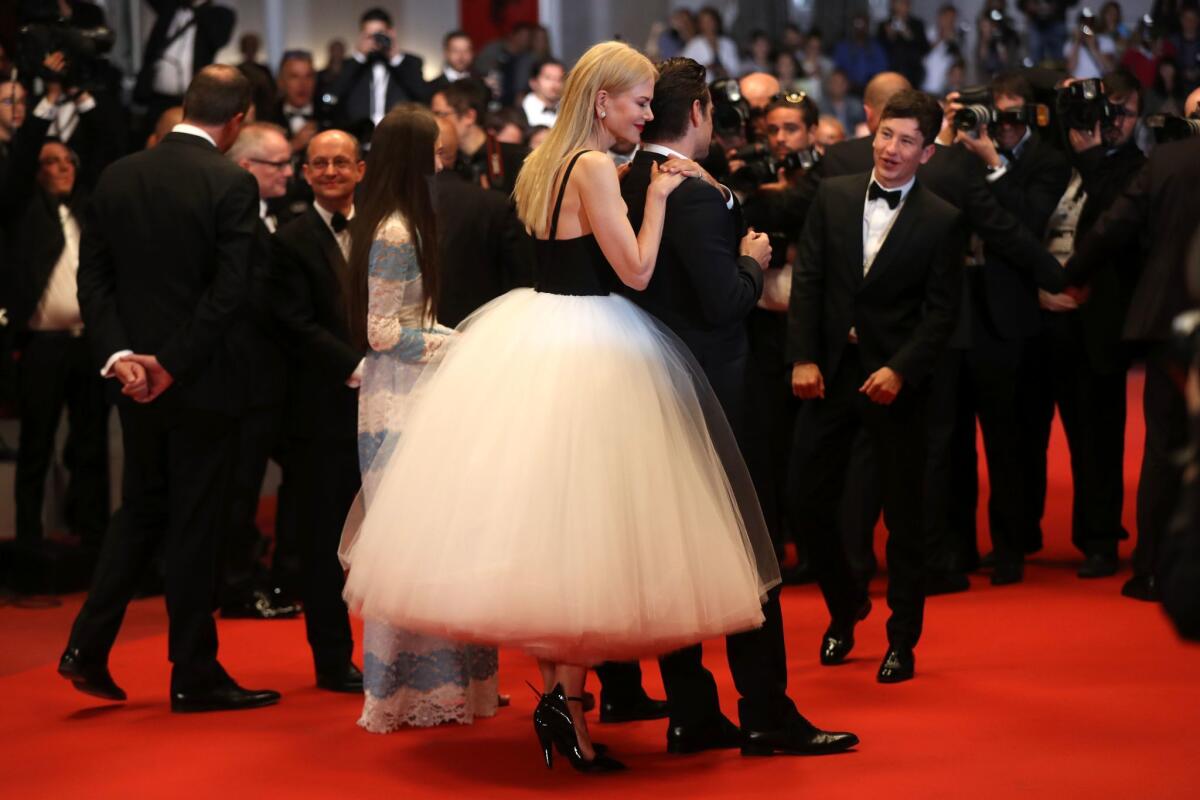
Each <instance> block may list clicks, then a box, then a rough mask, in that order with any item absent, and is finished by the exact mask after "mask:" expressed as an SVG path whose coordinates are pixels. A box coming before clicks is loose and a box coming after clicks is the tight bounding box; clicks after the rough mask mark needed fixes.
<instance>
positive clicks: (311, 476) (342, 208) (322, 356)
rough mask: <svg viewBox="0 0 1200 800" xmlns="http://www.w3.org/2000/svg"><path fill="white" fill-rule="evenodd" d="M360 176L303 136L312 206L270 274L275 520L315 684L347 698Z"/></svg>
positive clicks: (330, 135)
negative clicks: (279, 417)
mask: <svg viewBox="0 0 1200 800" xmlns="http://www.w3.org/2000/svg"><path fill="white" fill-rule="evenodd" d="M365 172H366V164H365V163H364V162H363V160H362V155H361V153H360V151H359V144H358V140H357V139H355V138H354V137H353V136H351V135H350V134H348V133H345V132H343V131H336V130H331V131H324V132H323V133H318V134H317V135H316V136H314V137H313V139H312V141H311V142H309V144H308V158H307V161H306V163H305V165H304V179H305V180H306V181H308V183H309V185H311V186H312V188H313V194H314V196H315V198H316V199H315V201H314V202H313V204H312V205H311V206H309V208H308V209H307V210H306V211H305V212H304V213H303V214H301V215H300V216H298V217H296V218H295V219H293V220H292V221H291V222H289V223H287V224H286V225H284V226H283V227H282V228H280V229H279V233H278V235H276V236H275V239H274V242H273V246H272V252H273V254H274V257H273V264H272V273H271V284H272V287H273V291H272V296H273V298H274V305H275V311H276V314H277V315H278V317H279V319H280V320H281V322H282V325H283V328H284V331H285V334H286V338H287V342H288V345H289V349H290V355H291V359H292V368H291V370H290V378H291V391H289V392H288V397H287V401H286V403H285V406H284V414H283V427H284V442H285V445H284V450H285V452H286V458H285V459H284V465H283V473H284V481H285V482H286V483H287V486H288V492H287V495H286V497H285V498H283V499H281V501H280V503H281V508H280V513H281V514H286V515H287V517H288V518H289V519H291V520H293V521H294V524H295V525H296V527H297V528H298V530H297V531H296V539H297V546H298V549H299V555H300V573H301V581H300V586H301V599H302V600H303V602H304V623H305V627H306V629H307V632H308V643H309V646H310V647H311V648H312V653H313V663H314V666H315V667H316V673H317V685H318V686H319V687H321V688H322V689H328V690H330V691H335V692H351V693H355V692H362V688H363V686H362V680H363V678H362V673H361V672H360V671H359V669H358V667H356V666H355V665H354V664H353V663H352V662H351V660H350V656H351V652H352V651H353V649H354V639H353V637H352V635H351V632H350V618H349V616H348V614H347V611H346V604H345V602H344V601H343V600H342V567H341V564H340V563H339V562H338V542H339V541H340V539H341V535H342V525H343V523H344V522H345V520H346V514H347V513H348V512H349V510H350V505H351V504H352V503H353V502H354V497H355V495H356V494H357V493H358V489H359V472H358V385H359V381H360V380H361V370H360V369H359V364H360V363H361V361H362V358H363V353H362V351H361V350H359V349H357V348H355V347H354V346H353V345H352V344H351V343H350V329H349V326H348V325H347V323H346V314H345V304H344V302H343V300H342V280H343V278H344V277H345V273H346V259H347V258H348V257H349V253H350V231H349V229H348V227H347V224H348V222H349V220H350V219H352V218H353V217H354V190H355V187H356V186H358V184H359V183H360V182H361V181H362V179H363V175H364V174H365ZM284 506H290V507H284Z"/></svg>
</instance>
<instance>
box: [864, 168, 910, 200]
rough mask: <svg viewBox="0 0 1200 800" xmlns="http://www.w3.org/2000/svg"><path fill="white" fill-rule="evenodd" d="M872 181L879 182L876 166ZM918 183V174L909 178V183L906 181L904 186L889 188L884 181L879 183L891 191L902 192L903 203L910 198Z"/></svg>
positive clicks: (872, 172) (881, 186)
mask: <svg viewBox="0 0 1200 800" xmlns="http://www.w3.org/2000/svg"><path fill="white" fill-rule="evenodd" d="M871 183H879V181H877V180H875V169H874V168H872V169H871ZM916 184H917V176H916V175H913V176H912V177H911V178H909V179H908V183H906V184H904V185H902V186H895V187H892V188H888V187H887V186H884V185H883V184H882V183H879V188H881V189H886V190H887V191H889V192H900V202H901V203H903V202H904V201H905V200H907V199H908V193H909V192H911V191H912V188H913V186H915V185H916ZM867 185H868V186H870V183H868V184H867Z"/></svg>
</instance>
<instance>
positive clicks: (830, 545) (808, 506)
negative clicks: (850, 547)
mask: <svg viewBox="0 0 1200 800" xmlns="http://www.w3.org/2000/svg"><path fill="white" fill-rule="evenodd" d="M857 350H858V348H857V347H855V346H847V348H846V351H845V353H844V354H843V356H842V360H841V363H840V364H839V365H838V368H837V370H836V371H835V372H834V374H833V375H831V376H829V379H828V380H827V382H826V384H825V398H824V400H819V401H815V402H811V403H806V404H805V407H804V410H803V411H802V412H801V415H800V422H799V424H798V425H797V426H796V437H797V444H798V447H797V449H798V450H799V451H801V452H803V453H805V455H804V457H803V458H801V459H798V462H797V463H796V464H795V465H794V472H793V476H792V487H793V488H792V491H791V496H792V498H793V500H794V502H795V512H794V514H793V518H794V519H795V522H796V526H797V528H798V530H799V531H800V533H801V536H802V537H803V539H804V541H805V542H806V543H807V544H808V548H809V557H810V558H811V559H812V563H813V565H814V567H815V568H816V571H817V581H818V583H819V585H820V587H821V593H822V594H823V595H824V597H825V604H826V606H827V607H828V608H829V613H830V616H831V617H832V618H833V619H834V620H837V621H839V622H846V623H849V622H850V621H851V620H853V619H854V614H855V612H856V611H857V610H858V609H859V607H860V606H861V605H862V603H863V601H864V600H865V599H866V598H865V592H864V587H863V586H862V584H861V583H860V582H859V581H858V580H857V579H856V578H855V576H854V573H853V571H852V570H851V568H850V563H849V560H848V559H847V558H846V550H845V548H844V546H843V544H842V540H841V537H840V536H839V535H838V526H837V511H838V506H839V502H838V501H839V500H840V498H841V497H842V494H843V491H844V488H845V483H846V469H847V466H848V462H849V460H850V455H851V452H852V448H853V445H854V440H855V437H856V435H857V434H858V432H859V431H860V430H866V432H867V435H868V437H869V439H870V442H871V446H872V449H873V450H874V453H875V462H876V465H877V470H878V475H879V486H880V487H881V490H882V499H883V517H884V522H885V524H886V525H887V529H888V540H887V549H886V553H887V561H888V589H887V597H888V606H889V607H890V608H891V610H892V616H891V618H890V619H889V620H888V624H887V630H888V640H889V642H890V643H891V644H892V645H893V646H895V647H913V646H915V645H916V643H917V640H918V639H919V638H920V636H921V627H922V621H923V617H924V608H925V586H924V583H925V578H924V570H925V564H924V558H925V550H926V547H925V537H924V533H923V530H922V506H923V496H922V495H923V488H924V482H925V462H926V457H925V452H926V440H927V437H928V434H927V431H926V426H925V414H926V406H927V404H928V389H927V388H925V387H912V386H905V387H903V388H902V389H901V392H900V394H899V395H898V396H897V398H896V400H895V401H894V402H893V403H892V404H891V405H890V406H881V405H878V404H876V403H872V402H871V401H870V400H869V399H867V397H866V395H864V394H862V393H861V392H859V391H858V389H859V387H860V386H862V384H863V382H864V381H865V380H866V379H867V374H868V373H867V371H866V369H865V367H864V366H863V364H862V361H861V359H860V357H859V355H858V352H857ZM805 439H807V440H808V442H807V445H806V446H804V447H800V446H799V445H800V444H801V443H802V442H803V440H805Z"/></svg>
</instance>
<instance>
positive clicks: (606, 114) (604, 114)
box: [600, 110, 608, 119]
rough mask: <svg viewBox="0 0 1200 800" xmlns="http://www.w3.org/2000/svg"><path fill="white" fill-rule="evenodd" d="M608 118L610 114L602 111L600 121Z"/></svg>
mask: <svg viewBox="0 0 1200 800" xmlns="http://www.w3.org/2000/svg"><path fill="white" fill-rule="evenodd" d="M607 116H608V112H607V111H603V110H601V112H600V119H604V118H605V117H607Z"/></svg>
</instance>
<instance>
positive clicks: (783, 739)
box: [742, 715, 858, 756]
mask: <svg viewBox="0 0 1200 800" xmlns="http://www.w3.org/2000/svg"><path fill="white" fill-rule="evenodd" d="M742 736H743V738H744V742H743V743H742V755H744V756H773V755H776V754H781V755H792V756H824V755H831V754H833V753H841V752H843V751H846V750H849V749H850V748H851V747H854V746H856V745H857V744H858V737H857V736H855V735H854V734H853V733H842V732H837V731H823V730H821V729H820V728H818V727H817V726H815V725H813V724H812V723H811V722H809V721H808V720H806V719H805V718H804V717H801V716H799V715H797V719H794V720H792V721H791V722H789V723H788V724H787V725H786V726H785V727H783V728H781V729H778V730H771V731H753V730H747V731H743V732H742Z"/></svg>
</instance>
